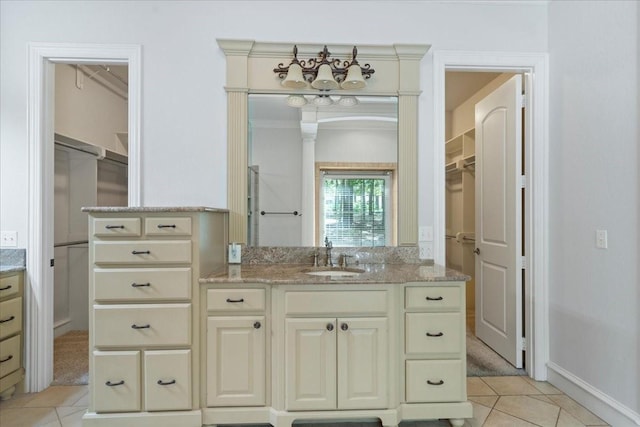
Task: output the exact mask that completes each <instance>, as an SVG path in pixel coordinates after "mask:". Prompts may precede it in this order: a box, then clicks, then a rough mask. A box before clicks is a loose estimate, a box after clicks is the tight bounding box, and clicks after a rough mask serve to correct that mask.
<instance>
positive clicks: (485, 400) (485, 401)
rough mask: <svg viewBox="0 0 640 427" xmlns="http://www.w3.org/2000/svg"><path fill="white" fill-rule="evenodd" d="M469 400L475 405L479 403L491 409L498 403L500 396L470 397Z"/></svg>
mask: <svg viewBox="0 0 640 427" xmlns="http://www.w3.org/2000/svg"><path fill="white" fill-rule="evenodd" d="M469 400H470V401H471V402H473V403H477V404H478V405H482V406H486V407H487V408H489V409H491V408H493V405H495V404H496V402H497V401H498V396H469ZM474 414H475V412H474Z"/></svg>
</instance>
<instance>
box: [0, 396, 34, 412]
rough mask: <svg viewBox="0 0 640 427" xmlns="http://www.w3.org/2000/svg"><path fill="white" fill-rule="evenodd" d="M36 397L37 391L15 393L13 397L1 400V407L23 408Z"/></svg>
mask: <svg viewBox="0 0 640 427" xmlns="http://www.w3.org/2000/svg"><path fill="white" fill-rule="evenodd" d="M34 397H36V393H23V394H14V395H13V397H12V398H11V399H9V400H2V401H0V409H9V408H22V407H23V406H24V405H26V404H27V403H28V402H29V401H30V400H31V399H33V398H34Z"/></svg>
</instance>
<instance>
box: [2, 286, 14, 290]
mask: <svg viewBox="0 0 640 427" xmlns="http://www.w3.org/2000/svg"><path fill="white" fill-rule="evenodd" d="M12 287H13V286H11V285H9V286H5V287H4V288H0V291H6V290H8V289H11V288H12Z"/></svg>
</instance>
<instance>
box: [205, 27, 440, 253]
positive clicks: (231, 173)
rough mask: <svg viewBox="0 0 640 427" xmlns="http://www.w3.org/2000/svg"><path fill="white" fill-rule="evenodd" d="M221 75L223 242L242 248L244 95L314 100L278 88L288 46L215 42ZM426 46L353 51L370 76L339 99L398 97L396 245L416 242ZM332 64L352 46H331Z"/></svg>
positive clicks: (310, 47)
mask: <svg viewBox="0 0 640 427" xmlns="http://www.w3.org/2000/svg"><path fill="white" fill-rule="evenodd" d="M217 42H218V46H219V47H220V49H222V51H223V52H224V54H225V57H226V63H227V70H226V85H225V90H226V92H227V208H228V209H229V241H230V242H236V243H242V244H246V243H247V154H248V149H247V138H248V127H249V114H248V105H249V98H248V96H249V93H277V94H291V93H304V94H317V93H319V91H317V90H312V89H305V90H290V89H287V88H284V87H283V86H282V85H281V84H280V79H279V78H278V76H277V74H275V73H274V72H273V69H274V68H275V67H277V66H278V64H279V63H283V64H288V63H289V62H291V58H292V51H293V45H294V43H264V42H256V41H254V40H236V39H218V40H217ZM297 46H298V55H299V57H301V58H310V57H315V56H316V55H317V53H318V52H319V51H321V50H322V48H323V45H319V44H301V43H298V44H297ZM429 48H430V45H423V44H394V45H388V46H387V45H358V60H359V62H361V63H363V64H365V63H370V64H371V66H372V68H374V69H375V70H376V72H375V74H374V75H373V76H372V78H371V79H369V80H367V86H366V87H365V88H363V89H360V90H357V91H347V90H337V91H336V92H334V93H336V94H338V93H339V94H343V95H378V96H396V97H398V178H397V179H398V201H397V203H398V205H397V216H396V221H397V222H396V226H397V233H398V234H397V245H398V246H416V245H417V242H418V160H417V158H418V156H417V154H418V98H419V96H420V93H421V90H420V61H421V60H422V58H423V57H424V55H425V54H426V53H427V51H428V50H429ZM329 49H330V51H331V53H332V56H333V57H334V58H340V59H341V60H347V59H350V58H351V51H352V49H353V45H351V44H349V45H346V44H331V45H330V46H329Z"/></svg>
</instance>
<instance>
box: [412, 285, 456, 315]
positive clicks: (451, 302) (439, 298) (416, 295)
mask: <svg viewBox="0 0 640 427" xmlns="http://www.w3.org/2000/svg"><path fill="white" fill-rule="evenodd" d="M461 298H462V291H461V289H460V287H458V286H423V287H408V288H406V292H405V307H406V308H407V309H421V310H426V311H456V310H460V307H462V304H461V302H462V299H461Z"/></svg>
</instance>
